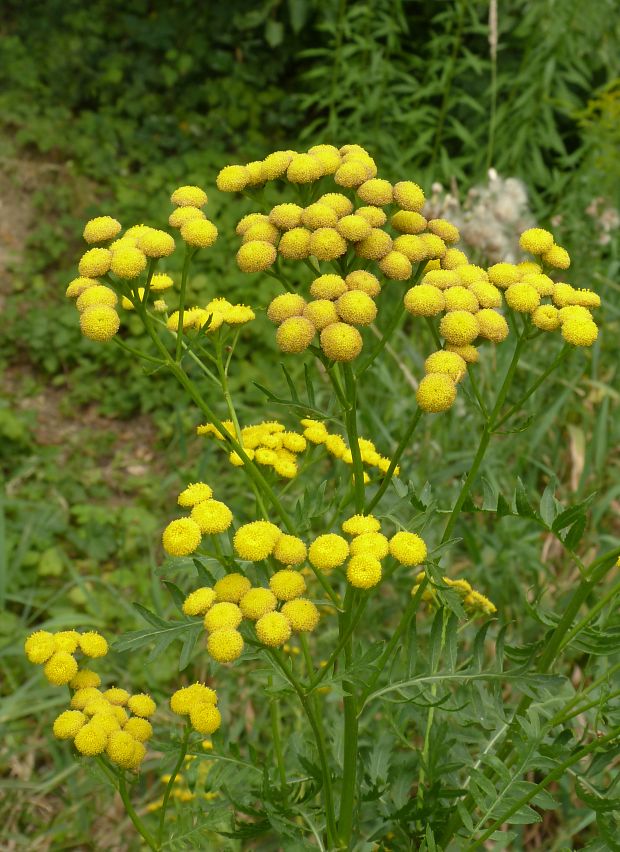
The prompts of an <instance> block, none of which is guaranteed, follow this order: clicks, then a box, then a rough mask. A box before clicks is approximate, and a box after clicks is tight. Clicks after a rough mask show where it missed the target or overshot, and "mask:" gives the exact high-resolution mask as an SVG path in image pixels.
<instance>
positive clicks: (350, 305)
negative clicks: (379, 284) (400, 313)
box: [336, 290, 377, 325]
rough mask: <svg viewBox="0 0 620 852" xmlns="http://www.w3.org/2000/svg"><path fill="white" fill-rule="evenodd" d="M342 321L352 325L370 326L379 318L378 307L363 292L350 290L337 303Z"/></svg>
mask: <svg viewBox="0 0 620 852" xmlns="http://www.w3.org/2000/svg"><path fill="white" fill-rule="evenodd" d="M336 311H337V312H338V315H339V317H340V319H341V320H343V321H344V322H347V323H350V324H351V325H370V323H371V322H373V320H374V319H375V317H376V316H377V306H376V305H375V303H374V302H373V300H372V299H371V298H370V296H367V295H366V293H363V292H362V291H361V290H348V291H347V292H346V293H343V294H342V296H340V297H339V298H338V300H337V301H336Z"/></svg>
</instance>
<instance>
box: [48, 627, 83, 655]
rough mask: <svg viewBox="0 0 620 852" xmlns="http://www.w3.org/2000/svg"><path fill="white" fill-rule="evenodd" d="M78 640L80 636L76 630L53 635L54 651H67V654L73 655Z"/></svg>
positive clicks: (61, 631) (62, 631)
mask: <svg viewBox="0 0 620 852" xmlns="http://www.w3.org/2000/svg"><path fill="white" fill-rule="evenodd" d="M79 638H80V634H79V633H78V632H77V630H60V631H59V632H58V633H55V634H54V641H55V642H56V650H57V651H67V652H68V653H69V654H73V653H74V651H76V650H77V646H78V639H79Z"/></svg>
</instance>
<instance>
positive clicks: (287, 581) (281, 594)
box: [269, 569, 306, 601]
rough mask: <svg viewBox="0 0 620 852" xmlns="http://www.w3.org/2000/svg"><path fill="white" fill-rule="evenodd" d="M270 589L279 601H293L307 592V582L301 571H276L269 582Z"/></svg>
mask: <svg viewBox="0 0 620 852" xmlns="http://www.w3.org/2000/svg"><path fill="white" fill-rule="evenodd" d="M269 588H270V589H271V591H272V592H273V593H274V595H275V596H276V597H277V599H278V600H279V601H292V600H294V599H295V598H299V597H301V595H303V593H304V592H305V591H306V581H305V580H304V578H303V575H302V574H300V573H299V571H290V570H288V569H285V570H283V571H276V573H275V574H274V575H273V576H272V577H271V579H270V580H269Z"/></svg>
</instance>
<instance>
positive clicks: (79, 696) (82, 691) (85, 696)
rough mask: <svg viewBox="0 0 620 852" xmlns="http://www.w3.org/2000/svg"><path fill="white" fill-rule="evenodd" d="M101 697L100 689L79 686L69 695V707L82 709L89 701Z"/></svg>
mask: <svg viewBox="0 0 620 852" xmlns="http://www.w3.org/2000/svg"><path fill="white" fill-rule="evenodd" d="M101 698H102V693H101V691H100V690H98V689H95V687H92V686H85V687H80V688H79V689H78V690H77V691H76V692H74V693H73V695H72V697H71V707H72V708H73V709H74V710H83V709H84V708H85V707H86V705H87V704H88V703H89V702H91V701H96V700H101Z"/></svg>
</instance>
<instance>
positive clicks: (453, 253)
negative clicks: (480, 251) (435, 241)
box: [441, 248, 469, 269]
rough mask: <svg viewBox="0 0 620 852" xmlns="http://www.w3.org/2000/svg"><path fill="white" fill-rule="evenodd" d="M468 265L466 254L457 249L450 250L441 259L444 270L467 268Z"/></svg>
mask: <svg viewBox="0 0 620 852" xmlns="http://www.w3.org/2000/svg"><path fill="white" fill-rule="evenodd" d="M468 263H469V260H468V259H467V255H466V254H465V252H462V251H460V249H455V248H449V249H448V250H447V251H446V253H445V254H444V256H443V257H442V258H441V268H442V269H458V267H459V266H465V265H466V264H468Z"/></svg>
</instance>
